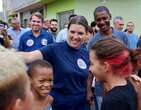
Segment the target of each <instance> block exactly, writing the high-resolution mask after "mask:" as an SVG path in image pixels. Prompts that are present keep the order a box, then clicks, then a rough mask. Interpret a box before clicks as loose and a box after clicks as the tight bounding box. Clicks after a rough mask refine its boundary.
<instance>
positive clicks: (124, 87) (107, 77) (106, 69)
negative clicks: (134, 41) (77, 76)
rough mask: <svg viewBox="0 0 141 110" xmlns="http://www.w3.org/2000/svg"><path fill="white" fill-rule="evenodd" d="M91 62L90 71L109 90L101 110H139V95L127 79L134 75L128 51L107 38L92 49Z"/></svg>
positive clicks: (117, 42) (115, 41)
mask: <svg viewBox="0 0 141 110" xmlns="http://www.w3.org/2000/svg"><path fill="white" fill-rule="evenodd" d="M90 61H91V65H90V71H91V72H92V73H93V74H94V75H95V77H96V78H97V79H98V80H99V81H102V82H104V83H105V85H106V86H107V88H108V92H107V94H106V96H105V97H104V98H103V102H102V106H101V110H137V106H138V102H137V93H136V91H135V89H134V86H133V85H132V83H131V82H130V81H128V80H127V79H126V78H128V77H129V76H130V74H131V73H132V65H131V62H130V56H129V52H128V49H127V48H126V47H125V46H124V45H123V44H122V43H120V42H119V41H117V40H115V39H114V38H106V39H103V40H100V41H98V42H97V43H96V44H95V45H94V46H93V47H92V49H91V51H90Z"/></svg>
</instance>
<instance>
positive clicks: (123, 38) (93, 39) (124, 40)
mask: <svg viewBox="0 0 141 110" xmlns="http://www.w3.org/2000/svg"><path fill="white" fill-rule="evenodd" d="M112 36H113V37H114V38H117V39H118V40H119V41H121V42H122V43H123V44H124V45H126V46H127V47H130V43H129V41H128V38H127V35H126V34H125V33H124V32H120V31H118V30H115V29H113V30H112ZM103 38H105V36H103V35H102V34H101V33H100V32H98V33H97V34H96V35H95V36H94V37H91V38H90V40H89V42H88V50H90V48H91V47H92V46H93V45H94V44H95V43H96V42H97V41H99V40H101V39H103Z"/></svg>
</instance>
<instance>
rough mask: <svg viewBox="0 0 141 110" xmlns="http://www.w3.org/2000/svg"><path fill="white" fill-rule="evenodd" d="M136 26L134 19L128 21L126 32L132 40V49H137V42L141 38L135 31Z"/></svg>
mask: <svg viewBox="0 0 141 110" xmlns="http://www.w3.org/2000/svg"><path fill="white" fill-rule="evenodd" d="M134 28H135V26H134V23H133V22H132V21H130V22H128V23H127V32H126V34H127V37H128V40H129V42H130V47H129V48H130V49H136V48H137V43H138V40H139V38H138V36H137V35H135V34H134V33H133V31H134Z"/></svg>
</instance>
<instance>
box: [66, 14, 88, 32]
mask: <svg viewBox="0 0 141 110" xmlns="http://www.w3.org/2000/svg"><path fill="white" fill-rule="evenodd" d="M72 24H79V25H82V26H84V27H85V29H86V32H87V31H88V21H87V20H86V18H85V17H84V16H74V17H73V18H72V19H71V20H70V22H69V24H68V29H69V28H70V26H71V25H72Z"/></svg>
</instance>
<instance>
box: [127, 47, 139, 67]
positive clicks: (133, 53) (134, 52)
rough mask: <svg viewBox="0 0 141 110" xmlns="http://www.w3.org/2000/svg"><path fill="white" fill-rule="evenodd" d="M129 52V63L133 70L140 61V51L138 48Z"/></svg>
mask: <svg viewBox="0 0 141 110" xmlns="http://www.w3.org/2000/svg"><path fill="white" fill-rule="evenodd" d="M129 52H130V57H131V63H132V64H133V66H134V69H135V68H136V66H137V61H139V60H140V61H141V49H140V48H138V49H132V50H131V49H130V50H129Z"/></svg>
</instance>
